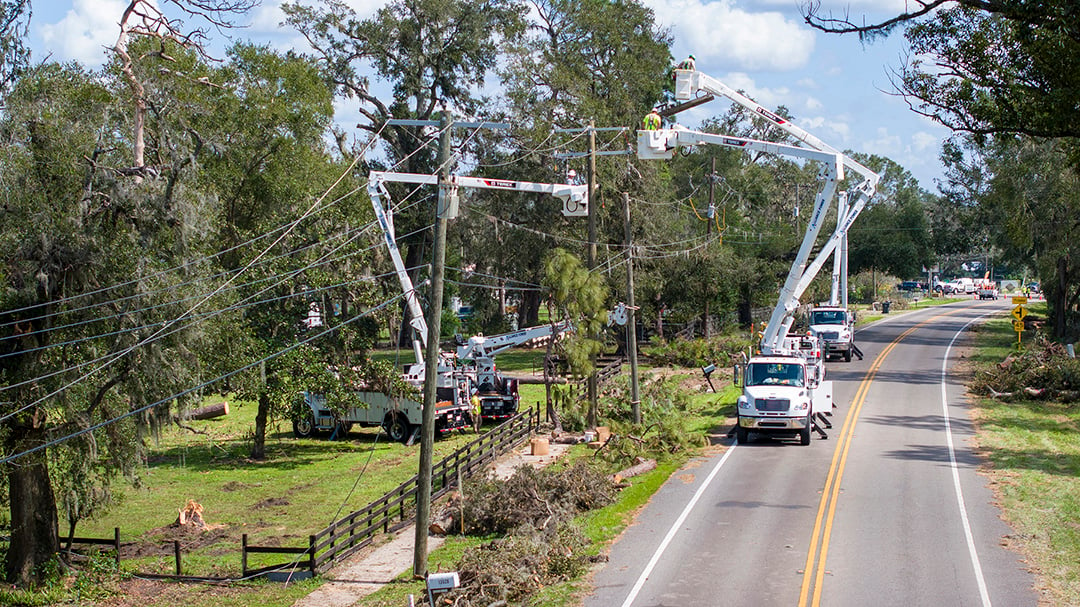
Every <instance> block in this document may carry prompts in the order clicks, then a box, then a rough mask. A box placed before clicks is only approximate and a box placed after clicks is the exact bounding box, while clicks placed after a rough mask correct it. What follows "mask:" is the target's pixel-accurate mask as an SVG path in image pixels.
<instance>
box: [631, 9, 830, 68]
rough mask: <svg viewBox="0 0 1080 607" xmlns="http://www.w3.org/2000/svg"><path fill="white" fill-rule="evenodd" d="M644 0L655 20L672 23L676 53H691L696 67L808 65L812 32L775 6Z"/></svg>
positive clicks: (811, 48)
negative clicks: (759, 7)
mask: <svg viewBox="0 0 1080 607" xmlns="http://www.w3.org/2000/svg"><path fill="white" fill-rule="evenodd" d="M645 4H646V5H648V6H649V7H650V8H652V9H653V10H654V11H655V13H656V20H657V22H658V23H660V24H662V25H663V26H667V27H670V28H671V33H672V35H673V36H674V38H675V44H674V48H675V50H676V52H677V53H679V55H677V58H678V59H681V58H682V56H681V55H682V54H683V53H686V54H693V55H694V56H695V57H696V58H697V63H698V69H705V70H706V71H708V69H709V68H710V67H712V68H713V69H715V68H716V67H717V66H719V67H723V68H729V69H730V68H735V69H740V70H767V71H786V70H793V69H797V68H800V67H802V66H804V65H806V63H807V61H808V59H809V57H810V54H811V53H812V52H813V50H814V33H813V32H812V31H810V30H809V29H807V28H805V27H803V26H802V25H801V24H800V23H798V22H797V21H795V20H792V19H787V18H785V17H784V15H783V14H781V13H779V12H775V11H768V12H747V11H745V10H742V9H741V8H738V7H737V6H736V5H735V3H734V2H733V0H716V1H713V2H708V1H707V0H645ZM703 64H705V65H704V66H703Z"/></svg>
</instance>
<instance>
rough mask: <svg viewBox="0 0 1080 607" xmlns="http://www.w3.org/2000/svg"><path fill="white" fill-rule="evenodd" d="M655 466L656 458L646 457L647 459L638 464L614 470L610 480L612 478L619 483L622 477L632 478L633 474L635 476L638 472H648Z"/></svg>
mask: <svg viewBox="0 0 1080 607" xmlns="http://www.w3.org/2000/svg"><path fill="white" fill-rule="evenodd" d="M655 468H656V460H654V459H647V460H645V461H643V462H640V463H638V464H635V465H633V466H630V467H629V468H627V469H625V470H620V471H618V472H616V473H615V474H612V475H611V480H612V482H615V483H619V482H622V480H623V479H627V478H632V477H635V476H637V475H639V474H645V473H646V472H649V471H650V470H654V469H655Z"/></svg>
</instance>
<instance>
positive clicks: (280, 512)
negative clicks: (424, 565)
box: [0, 350, 734, 607]
mask: <svg viewBox="0 0 1080 607" xmlns="http://www.w3.org/2000/svg"><path fill="white" fill-rule="evenodd" d="M542 356H543V351H541V350H523V351H510V352H507V353H503V354H500V355H499V365H500V367H501V368H503V369H504V370H507V371H509V372H518V373H524V372H532V371H533V370H534V369H536V368H538V367H539V365H540V361H541V360H542ZM376 357H378V358H383V359H388V360H395V359H400V360H404V359H408V358H411V355H410V353H407V352H405V353H398V352H380V353H377V354H376ZM715 381H716V380H715V379H714V382H715ZM698 383H700V382H698ZM521 394H522V406H523V407H526V406H535V405H537V404H539V403H540V402H542V401H543V400H544V398H545V395H544V387H543V386H540V385H522V386H521ZM721 397H723V398H726V399H727V400H728V401H730V402H734V396H731V395H720V396H718V395H715V394H703V393H699V394H696V395H695V396H693V397H692V398H691V403H692V405H691V406H690V407H688V411H687V412H686V413H687V414H686V420H685V421H686V424H687V426H686V427H687V430H689V431H693V432H697V433H701V434H704V433H705V431H706V430H708V429H709V428H712V427H714V426H716V425H717V424H719V423H722V421H723V417H724V415H725V414H724V406H723V405H722V404H720V401H721V400H723V398H721ZM211 400H221V399H220V398H218V399H211ZM255 410H256V407H255V406H254V404H251V403H242V402H234V401H230V413H229V415H228V416H225V417H220V418H216V419H210V420H202V421H190V422H187V423H186V424H187V425H188V426H189V428H190V429H183V428H179V427H176V426H171V427H169V428H166V429H165V430H164V431H163V432H162V433H161V435H160V436H159V437H158V438H157V439H156V440H155V441H153V442H152V443H151V445H150V449H149V454H148V457H147V461H146V467H145V468H144V469H143V470H142V471H141V472H140V478H139V479H138V483H137V485H136V486H128V485H127V484H126V483H124V482H123V481H118V482H116V483H115V484H114V488H115V490H116V493H117V496H118V498H119V499H118V502H117V503H116V504H115V505H114V506H113V507H112V508H111V509H110V511H109V512H107V513H106V514H104V515H103V516H101V517H99V518H98V519H96V520H92V521H83V522H82V523H80V524H79V526H78V528H77V529H76V535H78V536H80V537H101V538H105V537H112V534H113V528H114V527H119V528H120V531H121V541H122V542H123V544H124V545H125V547H124V550H123V554H124V558H123V563H122V571H123V572H124V580H126V581H124V582H123V592H124V593H125V594H127V596H126V597H120V596H111V597H110V594H111V593H114V592H115V591H116V589H117V582H116V578H115V572H114V569H113V567H114V566H113V565H112V564H111V558H104V559H102V560H101V562H100V564H99V566H96V567H95V569H96V570H98V571H97V574H95V575H93V576H82V577H79V578H77V579H76V580H75V581H74V582H70V578H68V579H69V582H68V583H67V584H66V585H58V586H55V587H49V588H43V589H39V590H38V591H37V592H35V593H23V592H9V591H7V590H4V589H0V604H26V605H54V604H64V603H67V604H93V603H95V602H98V603H102V604H104V603H107V604H108V605H110V607H112V606H122V607H129V606H131V607H134V606H138V607H158V606H161V607H165V606H166V605H168V606H172V605H176V604H183V605H187V606H190V607H202V606H205V607H220V606H224V605H236V606H249V605H250V606H255V605H259V606H270V605H291V604H292V603H293V602H294V601H295V600H296V599H297V598H298V597H300V596H303V595H305V594H307V593H309V592H310V591H311V590H312V589H313V588H315V587H316V586H317V585H318V580H316V581H307V582H302V583H299V584H289V585H287V586H286V585H283V584H277V583H269V582H264V581H249V582H243V583H239V584H234V585H231V586H229V587H216V586H204V585H198V584H193V585H188V584H178V583H172V584H160V583H151V582H148V581H141V580H138V579H136V578H133V577H132V573H133V572H142V573H173V572H174V568H175V561H174V556H173V551H172V542H173V541H174V540H179V541H180V542H181V546H182V563H183V572H184V574H186V575H196V576H215V577H238V576H239V574H240V537H241V535H242V534H245V533H246V534H248V536H249V541H250V542H251V543H252V544H258V545H283V546H296V547H301V546H304V545H306V539H307V536H308V535H309V534H313V533H316V532H318V531H320V530H321V529H322V528H324V527H325V526H326V525H327V524H328V523H329V522H330V521H332V520H333V519H334V518H336V517H337V516H338V515H340V514H343V513H347V512H350V511H352V510H355V509H357V508H359V507H361V506H363V505H366V504H367V503H369V502H370V501H372V499H374V498H375V497H378V496H380V495H382V494H383V493H385V492H386V491H388V490H389V489H391V488H393V487H395V486H397V485H398V484H399V483H400V482H402V481H403V480H405V479H407V478H408V477H409V476H412V475H413V474H415V473H416V469H417V456H418V453H419V446H418V445H415V446H411V447H404V446H402V445H401V444H398V443H391V442H389V441H388V440H387V439H386V436H385V434H383V433H381V432H380V431H378V430H376V429H360V428H355V429H354V430H353V431H352V432H351V433H350V434H349V435H348V437H347V439H346V440H336V441H329V440H325V439H296V438H293V436H292V432H291V425H290V423H289V422H288V421H287V420H285V421H279V422H276V423H275V424H273V425H272V426H271V428H270V429H269V430H268V437H267V444H266V452H267V458H266V459H265V460H264V461H253V460H250V459H249V458H248V452H249V450H250V448H251V431H252V428H253V427H254V416H255ZM473 437H474V435H472V434H471V433H470V434H454V435H452V436H450V437H448V438H446V439H442V440H437V441H436V443H435V450H436V453H435V458H436V459H439V458H440V457H442V456H444V455H445V454H447V453H449V452H451V451H453V450H454V449H456V448H458V447H459V446H461V445H462V444H463V443H464V442H467V441H469V440H471V439H472V438H473ZM582 452H583V454H584V452H585V450H584V448H582ZM691 455H692V453H689V452H688V453H684V454H680V455H679V456H678V457H676V458H673V459H671V460H670V461H665V462H663V463H662V464H661V466H660V468H659V470H658V471H656V472H653V473H651V474H648V475H644V476H642V477H641V478H639V479H635V481H634V485H633V487H631V488H630V489H628V490H626V491H624V492H623V493H622V496H623V498H622V499H621V500H620V502H619V503H618V504H616V505H614V506H611V507H609V508H607V509H605V510H603V511H600V512H598V513H595V514H593V515H587V517H590V518H586V519H585V520H584V521H583V522H582V524H583V525H584V526H585V527H586V528H587V529H588V530H589V535H590V537H591V538H593V539H595V540H596V541H597V542H599V543H602V542H604V541H606V540H608V539H610V538H611V537H614V535H615V534H616V533H617V532H618V530H620V529H621V528H622V527H623V526H625V524H626V523H627V522H628V521H629V516H628V514H627V513H628V512H631V511H633V510H634V509H635V508H637V507H638V506H639V505H640V504H641V503H643V502H644V500H647V499H648V496H649V495H651V493H652V491H654V490H655V488H656V487H658V486H659V485H660V484H661V483H662V482H663V479H665V478H666V477H667V475H668V474H670V472H671V470H673V469H674V467H677V466H678V464H679V463H680V462H682V461H685V458H686V457H689V456H691ZM188 500H194V501H196V502H198V503H199V504H201V506H202V507H203V516H204V518H205V520H206V522H207V523H208V524H209V530H208V531H206V532H202V533H199V532H191V531H185V530H182V529H177V528H175V527H172V526H171V524H172V523H173V522H174V521H175V520H176V519H177V514H178V510H179V509H180V508H181V507H183V506H184V505H185V504H186V503H187V501H188ZM591 517H596V518H591ZM480 541H482V540H479V539H475V538H451V539H450V540H449V541H448V542H447V543H446V545H445V546H444V547H443V548H441V549H440V550H438V551H435V552H433V554H432V555H431V563H432V566H433V568H436V567H442V568H443V569H444V570H445V569H446V568H448V567H449V566H451V565H452V563H454V562H456V560H457V558H458V557H459V556H460V554H461V552H462V551H463V550H464V549H465V548H466V547H468V546H471V545H474V544H476V543H478V542H480ZM599 543H598V545H597V547H596V550H599V545H600V544H599ZM281 558H282V557H279V556H263V555H251V556H250V557H249V566H250V567H258V566H261V565H264V564H269V563H271V562H278V561H280V560H281ZM83 587H85V589H84V588H83ZM410 588H411V585H410V584H406V583H402V584H400V585H397V584H395V585H392V587H391V588H390V589H389V590H388V591H387V593H388V596H389V597H392V598H389V599H382V598H378V596H377V597H374V598H373V601H375V602H374V603H371V604H381V603H380V601H383V600H388V601H389V602H387V603H385V604H388V605H389V604H394V605H400V604H403V602H402V601H401V600H398V599H400V598H403V597H404V595H405V594H408V593H409V591H410ZM84 590H85V591H84ZM412 592H413V593H415V592H416V591H415V589H412ZM380 596H381V595H380Z"/></svg>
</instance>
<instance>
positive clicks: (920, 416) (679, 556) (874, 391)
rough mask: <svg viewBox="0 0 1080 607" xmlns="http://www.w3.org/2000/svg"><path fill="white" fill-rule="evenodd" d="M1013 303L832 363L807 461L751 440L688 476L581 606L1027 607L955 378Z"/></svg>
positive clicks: (914, 326)
mask: <svg viewBox="0 0 1080 607" xmlns="http://www.w3.org/2000/svg"><path fill="white" fill-rule="evenodd" d="M1010 305H1011V304H1009V303H1008V302H1007V301H991V302H977V301H968V302H960V303H957V304H950V305H946V306H938V307H934V308H927V309H924V310H917V311H911V312H907V313H904V314H897V315H890V316H888V317H886V318H885V319H884V320H883V321H881V322H877V323H874V324H872V325H869V326H867V327H865V328H862V329H860V330H859V332H858V333H857V337H856V343H857V344H858V345H859V347H860V348H861V349H862V351H863V353H864V355H865V357H864V359H863V360H862V361H859V360H858V359H855V360H853V361H852V362H851V363H845V362H842V361H839V362H828V363H826V365H827V378H828V379H831V380H833V381H834V382H835V396H834V401H835V403H836V405H837V410H836V412H835V413H834V415H833V417H832V423H833V428H832V429H831V430H828V431H827V432H828V433H829V438H828V439H827V440H823V439H821V438H820V437H817V436H816V435H815V437H814V440H813V441H812V443H811V444H810V445H809V446H806V447H803V446H800V445H799V444H798V443H797V440H796V441H783V440H778V439H777V440H774V439H769V438H767V437H755V435H751V437H750V439H751V440H750V442H749V443H748V444H745V445H741V444H738V445H737V444H735V443H734V441H731V443H730V446H729V447H728V448H727V449H725V450H724V451H723V452H722V453H718V454H717V455H714V456H711V457H708V458H702V459H700V460H697V461H694V462H692V463H691V464H690V465H689V466H688V467H687V468H686V469H684V470H682V471H680V472H679V473H676V474H675V475H673V476H672V477H671V479H670V480H669V481H668V482H667V483H666V484H665V485H664V487H663V488H661V490H660V491H659V492H657V494H656V495H655V496H654V497H653V499H652V500H651V501H650V503H649V504H648V506H647V507H646V508H645V509H644V510H643V511H642V513H641V514H640V515H639V516H638V518H637V520H636V521H635V523H634V524H633V525H632V526H631V527H629V528H628V529H627V530H626V532H624V533H623V535H622V536H621V537H620V538H619V539H618V540H617V541H616V543H615V544H614V545H613V546H612V549H611V553H610V560H609V561H608V563H607V564H606V565H605V566H604V567H603V569H601V570H600V571H598V572H597V573H596V575H595V577H594V579H593V582H594V586H595V588H594V591H593V593H592V594H591V595H590V596H588V597H587V598H586V599H585V601H584V604H585V605H586V606H587V607H614V606H622V607H630V606H635V607H658V606H668V607H687V606H695V605H728V604H734V605H752V606H756V605H798V606H799V607H804V606H808V605H814V606H818V605H826V606H829V607H835V606H841V607H842V606H859V607H865V606H875V607H881V606H891V605H903V606H905V607H910V606H922V605H925V606H934V607H937V606H950V607H953V606H967V605H972V606H984V607H985V606H989V605H999V606H1001V607H1017V606H1024V605H1036V604H1037V603H1038V595H1037V594H1036V592H1035V590H1034V578H1033V576H1032V575H1031V574H1030V573H1029V572H1028V571H1027V570H1026V569H1025V567H1024V564H1023V563H1022V562H1021V557H1020V555H1019V554H1018V553H1015V552H1012V551H1010V550H1009V549H1007V548H1006V547H1004V546H1003V544H1004V543H1007V542H1005V541H1004V540H1003V538H1004V537H1005V536H1007V535H1008V534H1009V533H1010V529H1009V528H1008V527H1007V526H1006V525H1005V524H1004V523H1003V522H1002V521H1001V519H1000V518H999V514H1000V513H999V511H998V509H997V507H996V506H994V504H993V498H992V495H991V492H990V490H989V489H988V488H987V486H986V479H985V477H983V476H981V475H980V474H978V472H977V468H978V466H979V460H978V458H977V457H976V455H975V454H974V453H973V452H972V450H971V448H970V441H969V438H970V436H971V434H972V428H971V422H970V417H969V415H968V410H967V406H966V404H965V396H964V387H963V385H962V384H960V383H959V380H958V379H957V377H955V376H954V374H953V373H952V372H951V371H952V368H953V366H954V364H955V362H956V360H957V357H958V355H959V354H958V350H959V348H960V347H961V346H962V344H963V343H964V341H965V339H966V336H965V327H967V326H968V324H969V323H972V322H978V319H980V318H982V317H984V315H987V314H1005V313H1007V311H1008V309H1009V307H1010Z"/></svg>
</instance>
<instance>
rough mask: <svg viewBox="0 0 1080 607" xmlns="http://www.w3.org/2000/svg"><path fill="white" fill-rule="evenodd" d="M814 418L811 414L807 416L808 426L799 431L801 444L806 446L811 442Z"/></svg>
mask: <svg viewBox="0 0 1080 607" xmlns="http://www.w3.org/2000/svg"><path fill="white" fill-rule="evenodd" d="M813 421H814V420H813V418H811V417H810V416H809V415H807V416H806V427H805V428H803V429H802V430H800V431H799V444H800V445H803V446H806V445H809V444H810V432H811V426H812V422H813Z"/></svg>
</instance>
